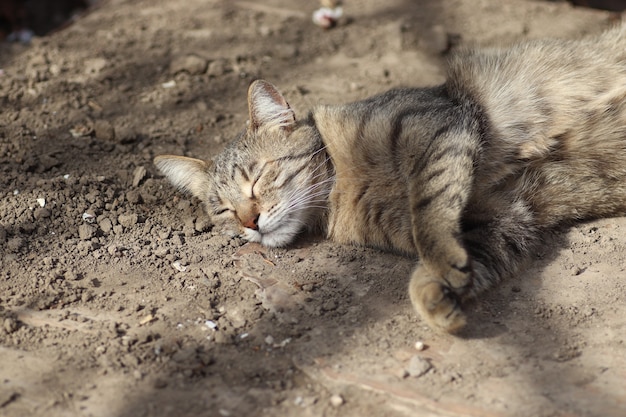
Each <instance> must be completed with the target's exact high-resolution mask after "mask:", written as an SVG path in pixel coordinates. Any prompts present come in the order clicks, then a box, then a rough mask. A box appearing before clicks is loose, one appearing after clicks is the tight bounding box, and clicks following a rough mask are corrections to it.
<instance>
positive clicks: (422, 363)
mask: <svg viewBox="0 0 626 417" xmlns="http://www.w3.org/2000/svg"><path fill="white" fill-rule="evenodd" d="M432 367H433V366H432V365H431V364H430V362H429V361H428V359H425V358H422V357H421V356H419V355H415V356H413V357H412V358H411V360H410V361H409V366H408V367H407V369H406V370H407V371H408V373H409V376H412V377H414V378H419V377H420V376H422V375H424V374H425V373H426V372H428V371H429V370H430V369H431V368H432Z"/></svg>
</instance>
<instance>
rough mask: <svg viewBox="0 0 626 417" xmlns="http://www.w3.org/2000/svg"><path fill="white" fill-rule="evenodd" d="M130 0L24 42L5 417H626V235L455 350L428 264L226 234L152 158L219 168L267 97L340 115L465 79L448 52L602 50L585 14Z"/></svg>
mask: <svg viewBox="0 0 626 417" xmlns="http://www.w3.org/2000/svg"><path fill="white" fill-rule="evenodd" d="M317 7H318V4H317V2H314V1H306V0H291V1H287V0H267V1H237V0H228V1H227V0H224V1H220V0H187V1H168V0H134V1H131V0H110V1H104V2H100V3H99V4H98V6H97V7H96V8H95V9H94V10H93V11H92V12H91V13H89V14H87V15H86V16H84V17H83V18H81V19H80V20H78V21H77V22H76V23H74V24H72V25H70V26H69V27H67V28H65V29H63V30H61V31H58V32H56V33H54V34H52V35H50V36H48V37H43V38H35V40H34V41H33V42H32V44H31V45H19V44H7V43H4V44H2V45H0V68H1V72H0V106H1V107H0V256H1V258H0V325H1V326H0V414H1V415H3V416H7V417H14V416H15V417H17V416H50V417H54V416H115V417H124V416H129V417H130V416H133V417H135V416H223V417H225V416H256V415H259V416H296V415H297V416H394V417H395V416H436V417H443V416H450V417H459V416H476V417H488V416H494V417H495V416H520V417H528V416H532V417H543V416H545V417H547V416H563V417H565V416H594V417H619V416H625V415H626V382H625V381H626V343H625V340H626V272H625V271H624V269H625V268H626V233H624V231H626V219H623V218H618V219H609V220H603V221H599V222H594V223H589V224H583V225H580V226H578V227H575V228H573V229H572V230H570V231H567V232H566V233H565V234H563V236H561V237H559V238H556V239H548V238H546V246H545V248H544V250H543V251H542V252H541V253H537V254H536V260H535V261H534V262H533V264H532V265H531V266H530V267H529V269H528V270H527V271H526V272H525V273H523V274H522V275H521V276H519V277H518V278H516V279H514V280H509V281H506V282H505V283H504V284H503V285H502V286H501V287H499V288H498V289H496V290H494V291H492V292H491V293H489V294H487V295H486V296H485V297H484V298H483V299H482V300H481V301H480V302H479V303H476V304H474V305H471V306H469V308H468V314H469V316H470V325H469V327H468V329H467V330H466V332H465V333H464V334H463V335H462V336H461V337H452V336H445V335H439V334H435V333H433V332H432V331H431V330H429V329H428V328H426V327H425V326H424V324H423V323H421V322H420V320H419V319H418V318H417V317H416V315H415V314H414V313H413V312H412V310H411V307H410V303H409V301H408V298H407V295H406V291H405V289H406V286H407V279H408V274H409V272H410V270H411V267H412V265H413V263H414V260H411V259H406V258H402V257H398V256H394V255H390V254H384V253H380V252H378V251H375V250H370V249H364V248H355V247H346V246H340V245H335V244H332V243H330V242H327V241H324V240H322V239H316V238H303V239H302V240H301V241H300V242H299V243H298V244H297V245H295V246H294V247H291V248H287V249H271V250H270V249H264V248H262V247H259V246H257V245H251V244H244V242H242V241H241V240H239V239H230V238H227V237H225V236H222V235H220V234H219V232H218V231H217V230H214V229H213V228H212V225H211V223H210V222H209V221H208V219H207V218H206V217H205V215H204V214H203V212H202V210H201V208H200V206H199V204H198V201H196V200H193V199H190V198H189V197H188V196H186V195H183V194H181V193H179V192H177V191H175V190H174V189H172V187H170V186H169V184H168V183H167V182H166V181H165V180H164V179H163V178H162V177H161V176H160V175H158V173H157V172H156V170H155V169H154V167H153V166H152V163H151V161H152V158H153V157H154V156H155V155H158V154H163V153H174V154H180V155H188V156H194V157H200V158H210V157H211V156H212V155H215V154H216V153H217V152H219V151H220V149H221V148H222V147H223V146H224V145H225V144H227V143H228V141H229V140H231V139H232V138H233V137H235V135H236V134H237V132H238V131H239V130H240V129H242V128H243V126H244V125H245V121H246V118H247V109H246V98H245V93H246V88H247V86H248V84H249V83H250V81H251V80H253V79H255V78H259V77H263V78H266V79H268V80H270V81H271V82H273V83H275V84H276V85H278V86H279V87H280V88H281V89H282V91H283V92H284V94H285V95H286V97H287V99H288V100H289V101H290V103H291V105H292V107H294V109H295V110H296V112H297V113H298V114H300V115H302V114H304V113H305V112H306V111H307V109H308V108H309V107H311V106H313V105H315V104H316V103H320V102H323V103H338V102H344V101H348V100H356V99H360V98H364V97H366V96H368V95H371V94H373V93H377V92H381V91H384V90H385V89H388V88H391V87H395V86H407V85H410V86H425V85H433V84H436V83H440V82H441V81H443V73H444V70H443V68H444V66H443V65H444V61H445V57H444V56H443V55H444V54H445V52H446V51H447V50H448V49H450V48H452V49H454V48H455V47H457V46H458V45H472V44H476V43H480V44H485V45H493V44H498V43H508V42H512V41H515V40H517V39H526V38H537V37H545V36H552V37H568V38H569V37H576V36H580V35H583V34H585V33H591V32H597V31H600V30H602V29H603V28H605V27H607V26H608V25H609V24H611V22H613V21H615V20H616V19H619V16H616V15H612V14H609V13H608V12H600V11H593V10H589V9H578V8H573V7H572V6H570V5H569V4H568V3H564V2H544V1H522V0H519V1H511V0H509V1H500V0H442V1H437V0H424V1H420V2H414V1H409V0H389V1H384V2H382V1H375V0H348V1H347V2H346V4H345V8H344V10H345V18H344V19H342V21H341V22H339V23H340V24H339V25H338V26H337V27H335V28H334V29H331V30H322V29H320V28H319V27H317V26H315V25H313V24H312V22H311V14H312V12H313V11H314V10H315V9H316V8H317Z"/></svg>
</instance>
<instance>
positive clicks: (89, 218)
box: [83, 213, 96, 223]
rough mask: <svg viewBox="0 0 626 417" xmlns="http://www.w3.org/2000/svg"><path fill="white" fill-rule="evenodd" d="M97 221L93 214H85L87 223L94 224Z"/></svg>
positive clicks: (84, 219) (84, 218) (84, 217)
mask: <svg viewBox="0 0 626 417" xmlns="http://www.w3.org/2000/svg"><path fill="white" fill-rule="evenodd" d="M95 219H96V216H94V215H93V214H91V213H83V221H84V222H87V223H93V222H94V220H95Z"/></svg>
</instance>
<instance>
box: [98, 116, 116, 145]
mask: <svg viewBox="0 0 626 417" xmlns="http://www.w3.org/2000/svg"><path fill="white" fill-rule="evenodd" d="M93 130H94V133H95V135H96V138H98V139H100V140H106V141H112V140H115V128H114V127H113V125H112V124H111V123H109V122H108V121H107V120H97V121H96V122H95V123H94V126H93Z"/></svg>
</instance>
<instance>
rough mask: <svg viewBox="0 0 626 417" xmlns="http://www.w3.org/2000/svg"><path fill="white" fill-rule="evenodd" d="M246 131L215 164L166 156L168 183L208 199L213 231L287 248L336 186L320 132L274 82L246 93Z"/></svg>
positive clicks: (161, 162) (162, 166)
mask: <svg viewBox="0 0 626 417" xmlns="http://www.w3.org/2000/svg"><path fill="white" fill-rule="evenodd" d="M248 107H249V111H250V120H249V123H248V125H247V127H246V129H245V130H244V131H243V132H242V133H241V134H240V135H239V137H237V139H235V140H234V141H233V142H232V143H231V144H230V145H229V146H228V147H227V148H226V149H224V151H223V152H222V153H220V154H219V155H217V156H216V157H215V158H214V159H213V160H211V161H202V160H199V159H192V158H187V157H181V156H172V155H162V156H157V157H156V158H155V160H154V163H155V165H156V166H157V168H158V169H159V170H160V171H161V172H162V173H163V174H164V175H165V176H166V177H167V178H168V179H169V180H170V182H171V183H172V184H173V185H174V186H176V187H178V188H179V189H182V190H184V191H188V192H190V193H191V194H193V195H194V196H196V197H198V198H199V199H200V200H202V201H203V202H204V203H205V205H206V210H207V213H208V214H209V216H210V217H211V218H212V220H213V222H214V223H215V225H216V226H217V227H219V228H221V229H222V230H223V231H224V232H226V233H228V234H231V235H239V236H241V237H243V238H244V239H246V240H248V241H251V242H260V243H262V244H264V245H266V246H285V245H287V244H289V243H291V242H292V241H293V240H294V238H295V237H296V235H298V233H300V232H301V231H303V230H304V229H306V228H313V227H315V226H316V223H317V222H319V221H320V218H321V217H322V215H323V212H324V210H325V208H326V205H327V202H326V201H327V197H328V194H329V193H330V188H331V187H332V178H331V177H330V165H329V164H330V163H329V162H328V158H327V156H326V152H325V151H324V148H323V145H322V141H321V138H320V135H319V132H318V131H317V128H316V127H315V126H314V124H313V123H312V122H310V121H297V120H296V117H295V113H294V112H293V110H292V109H291V108H290V107H289V104H287V101H286V100H285V98H284V97H283V96H282V95H281V94H280V93H279V92H278V90H277V89H276V88H275V87H274V86H273V85H272V84H270V83H268V82H266V81H262V80H257V81H255V82H253V83H252V84H251V85H250V88H249V89H248Z"/></svg>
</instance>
